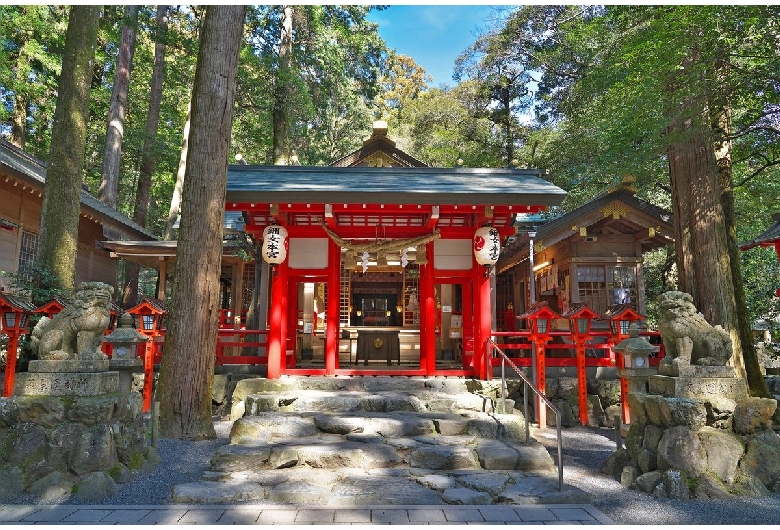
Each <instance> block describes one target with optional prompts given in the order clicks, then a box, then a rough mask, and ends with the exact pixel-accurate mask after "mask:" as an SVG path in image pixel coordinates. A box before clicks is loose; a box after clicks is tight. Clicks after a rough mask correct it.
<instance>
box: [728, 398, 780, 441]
mask: <svg viewBox="0 0 780 530" xmlns="http://www.w3.org/2000/svg"><path fill="white" fill-rule="evenodd" d="M776 409H777V401H776V400H774V399H768V398H747V399H742V400H739V401H738V402H737V406H736V408H735V409H734V430H735V431H736V433H737V434H753V433H755V432H758V431H764V430H767V429H771V428H772V415H773V414H774V413H775V410H776Z"/></svg>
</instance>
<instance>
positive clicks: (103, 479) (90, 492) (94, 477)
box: [74, 471, 117, 501]
mask: <svg viewBox="0 0 780 530" xmlns="http://www.w3.org/2000/svg"><path fill="white" fill-rule="evenodd" d="M116 492H117V486H116V482H114V479H112V478H111V477H110V476H109V475H108V473H106V472H105V471H93V472H92V473H87V474H86V475H84V476H83V477H81V480H80V481H79V484H78V489H76V492H75V494H74V497H76V498H77V499H79V500H82V501H94V500H99V499H105V498H106V497H110V496H112V495H114V494H116Z"/></svg>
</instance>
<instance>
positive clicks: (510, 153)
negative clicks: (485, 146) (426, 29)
mask: <svg viewBox="0 0 780 530" xmlns="http://www.w3.org/2000/svg"><path fill="white" fill-rule="evenodd" d="M506 48H507V46H506V44H505V43H504V42H502V36H501V34H498V35H495V34H492V33H486V34H484V35H482V36H480V37H479V38H478V39H477V42H475V43H474V44H473V45H472V46H470V47H469V48H468V49H467V50H466V51H464V52H463V53H462V54H460V55H459V56H458V58H457V59H456V61H455V73H454V75H453V78H454V79H455V80H457V81H460V80H461V79H470V80H472V81H474V83H475V85H476V87H479V90H478V91H477V94H478V96H479V100H480V101H481V103H482V106H483V110H482V112H483V114H484V115H486V116H487V117H489V118H490V120H491V121H492V122H493V123H495V124H496V125H498V127H499V130H500V131H501V133H502V136H503V145H504V162H505V164H506V165H510V164H512V163H513V161H514V160H515V149H516V148H517V147H518V145H519V144H520V142H521V141H522V140H524V139H525V138H526V136H527V133H526V130H525V128H524V127H522V126H521V125H520V123H519V114H520V113H521V112H522V111H525V110H527V109H528V108H529V107H530V106H531V103H532V100H531V97H530V93H531V92H530V89H529V88H528V87H529V83H530V81H531V74H530V72H528V70H527V68H526V66H525V65H524V64H523V63H520V62H518V61H516V60H514V59H513V58H512V57H511V56H510V55H509V54H507V53H506V52H505V50H506Z"/></svg>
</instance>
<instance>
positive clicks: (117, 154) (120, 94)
mask: <svg viewBox="0 0 780 530" xmlns="http://www.w3.org/2000/svg"><path fill="white" fill-rule="evenodd" d="M138 7H139V6H125V13H124V17H123V20H122V38H121V41H120V44H119V53H118V56H117V62H116V71H115V73H114V85H113V88H112V89H111V103H110V105H109V108H108V127H107V128H106V142H105V145H104V148H103V171H102V179H101V181H100V192H99V196H98V197H99V199H100V200H101V201H102V202H103V203H104V204H106V205H107V206H109V207H111V208H116V194H117V189H118V188H119V173H120V170H121V164H122V140H123V139H124V134H125V116H126V115H127V92H128V90H129V89H130V73H131V72H132V70H133V54H134V53H135V40H136V33H137V26H138Z"/></svg>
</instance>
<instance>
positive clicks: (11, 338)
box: [0, 313, 19, 397]
mask: <svg viewBox="0 0 780 530" xmlns="http://www.w3.org/2000/svg"><path fill="white" fill-rule="evenodd" d="M2 317H3V315H2V313H0V318H2ZM18 345H19V335H17V334H16V333H14V332H8V350H7V354H6V360H5V379H4V381H3V397H11V396H13V395H14V381H15V378H16V348H17V346H18Z"/></svg>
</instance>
